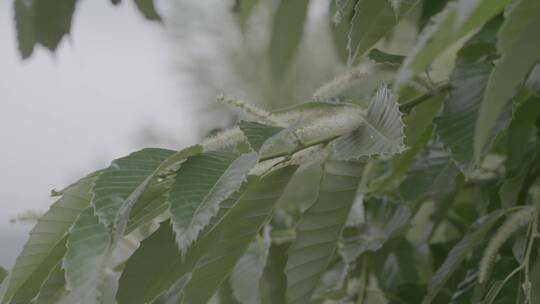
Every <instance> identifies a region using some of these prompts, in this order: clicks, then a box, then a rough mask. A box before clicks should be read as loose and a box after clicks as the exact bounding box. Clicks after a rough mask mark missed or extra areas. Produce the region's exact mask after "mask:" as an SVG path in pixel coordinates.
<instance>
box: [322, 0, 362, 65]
mask: <svg viewBox="0 0 540 304" xmlns="http://www.w3.org/2000/svg"><path fill="white" fill-rule="evenodd" d="M357 2H358V0H336V1H330V13H329V14H328V15H329V17H330V27H331V28H332V38H333V40H334V46H335V48H336V52H337V54H338V56H339V59H340V60H341V61H342V62H343V63H347V61H348V60H349V51H348V49H347V41H348V37H349V32H350V29H351V19H352V18H353V16H354V6H355V5H356V3H357Z"/></svg>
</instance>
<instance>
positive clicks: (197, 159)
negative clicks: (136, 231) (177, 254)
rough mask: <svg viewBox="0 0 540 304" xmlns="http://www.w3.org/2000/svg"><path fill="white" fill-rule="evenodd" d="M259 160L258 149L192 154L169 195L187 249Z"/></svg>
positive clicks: (181, 243)
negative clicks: (237, 152) (245, 152)
mask: <svg viewBox="0 0 540 304" xmlns="http://www.w3.org/2000/svg"><path fill="white" fill-rule="evenodd" d="M256 163H257V153H255V152H251V153H248V154H243V155H240V156H238V155H237V154H235V153H230V152H206V153H202V154H199V155H196V156H193V157H191V158H189V159H188V160H187V161H186V162H185V163H184V164H182V167H181V169H180V170H179V171H178V173H177V175H176V181H175V183H174V185H173V187H172V189H171V192H170V195H169V203H170V210H171V219H172V224H173V228H174V232H175V234H176V241H177V242H178V246H179V247H180V250H181V251H182V252H184V251H185V250H186V249H187V248H188V247H189V245H190V244H191V243H192V242H193V241H195V240H196V239H197V236H198V235H199V233H200V232H201V231H202V230H203V229H204V228H205V227H206V226H207V225H208V224H209V223H210V219H211V218H212V217H214V216H215V215H216V214H217V212H218V210H219V204H220V203H221V202H222V201H224V200H226V199H227V198H228V197H229V196H230V195H231V194H233V193H234V192H236V191H237V190H238V189H239V188H240V186H241V185H242V183H243V182H244V181H245V179H246V178H247V175H248V173H249V171H250V170H251V168H253V166H255V164H256Z"/></svg>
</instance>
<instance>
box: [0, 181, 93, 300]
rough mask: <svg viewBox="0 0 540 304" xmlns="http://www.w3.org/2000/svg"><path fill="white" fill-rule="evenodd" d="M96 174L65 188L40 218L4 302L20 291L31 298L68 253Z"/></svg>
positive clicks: (14, 271) (87, 202)
mask: <svg viewBox="0 0 540 304" xmlns="http://www.w3.org/2000/svg"><path fill="white" fill-rule="evenodd" d="M96 177H97V174H91V175H89V176H88V177H86V178H84V179H82V180H80V181H79V182H77V183H75V184H73V185H71V186H69V187H67V188H66V189H64V190H62V191H61V193H62V197H61V198H60V199H59V200H58V201H56V202H55V203H54V204H53V205H52V206H51V207H50V209H49V211H47V213H45V214H44V215H43V216H42V217H41V218H40V219H39V220H38V222H37V224H36V225H35V226H34V228H33V229H32V231H31V232H30V238H29V239H28V241H27V242H26V244H25V245H24V248H23V250H22V252H21V254H20V255H19V256H18V257H17V261H16V263H15V266H14V267H13V269H12V271H11V276H10V280H9V285H8V289H7V290H6V293H5V296H4V299H3V303H6V302H8V301H9V299H10V298H11V297H12V296H13V295H14V294H15V293H16V292H17V293H18V294H19V296H21V297H23V298H25V299H28V300H29V299H32V297H33V296H35V294H36V293H37V292H38V291H39V286H40V285H41V283H42V282H43V280H44V279H45V278H46V277H47V275H48V273H49V271H50V270H51V269H52V267H54V266H55V265H56V263H57V262H58V258H61V256H62V255H63V254H64V251H65V248H63V247H64V244H65V235H66V233H67V232H68V229H69V227H70V226H71V225H72V224H73V223H74V222H75V220H76V219H77V217H78V216H79V214H80V213H81V211H82V210H83V209H85V208H86V207H87V206H88V205H89V204H90V199H91V193H90V190H91V188H92V186H93V183H94V181H95V179H96ZM19 296H18V297H19Z"/></svg>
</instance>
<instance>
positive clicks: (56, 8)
mask: <svg viewBox="0 0 540 304" xmlns="http://www.w3.org/2000/svg"><path fill="white" fill-rule="evenodd" d="M32 3H33V9H34V12H33V26H34V34H35V39H36V41H37V42H39V43H40V44H41V45H43V46H45V47H46V48H48V49H49V50H51V51H54V50H56V48H57V47H58V45H59V44H60V41H62V38H63V37H64V35H69V33H70V32H71V21H72V16H73V13H74V12H75V5H76V4H77V0H37V1H32Z"/></svg>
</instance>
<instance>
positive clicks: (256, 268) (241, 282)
mask: <svg viewBox="0 0 540 304" xmlns="http://www.w3.org/2000/svg"><path fill="white" fill-rule="evenodd" d="M268 241H269V240H268ZM266 243H268V242H266ZM268 245H269V244H265V241H264V240H263V239H262V238H260V239H258V240H255V241H254V242H253V243H251V245H250V246H249V248H248V249H247V250H246V252H245V253H244V255H243V256H242V257H241V258H240V259H239V260H238V262H237V263H236V265H235V266H234V269H233V271H232V272H231V276H230V279H229V282H228V283H230V285H231V289H232V293H233V295H234V297H235V298H236V300H238V302H240V303H242V304H257V303H260V302H261V296H260V280H261V277H262V275H263V270H264V266H265V265H266V259H267V255H268V248H267V247H268Z"/></svg>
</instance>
